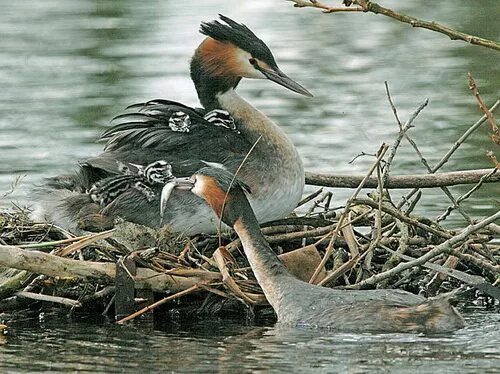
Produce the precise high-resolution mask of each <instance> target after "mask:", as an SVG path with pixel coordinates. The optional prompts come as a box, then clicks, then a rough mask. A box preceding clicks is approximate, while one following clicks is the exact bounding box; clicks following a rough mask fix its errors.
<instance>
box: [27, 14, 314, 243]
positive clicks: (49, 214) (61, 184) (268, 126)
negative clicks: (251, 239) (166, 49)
mask: <svg viewBox="0 0 500 374" xmlns="http://www.w3.org/2000/svg"><path fill="white" fill-rule="evenodd" d="M220 19H221V21H222V22H219V21H213V22H209V23H202V25H201V29H200V31H201V33H202V34H205V35H207V38H206V39H205V40H204V41H203V42H202V43H201V44H200V46H199V47H198V48H197V49H196V51H195V53H194V56H193V58H192V60H191V78H192V80H193V82H194V84H195V87H196V91H197V93H198V97H199V99H200V102H201V104H202V105H203V108H201V109H199V108H190V107H188V106H185V105H183V104H180V103H176V102H173V101H167V100H153V101H149V102H147V103H142V104H137V105H132V106H131V107H129V108H128V112H126V113H125V114H122V115H119V116H118V117H116V118H115V119H114V126H112V127H111V128H110V129H108V130H107V131H105V133H104V134H103V136H102V139H103V140H105V141H106V142H107V143H106V146H105V152H104V153H102V154H101V155H99V156H97V157H95V158H91V159H88V160H86V161H85V162H82V163H81V164H80V165H79V170H78V172H77V173H76V174H74V175H67V176H59V177H55V178H51V179H49V180H48V181H47V183H46V184H45V185H44V186H42V187H41V188H40V189H39V192H40V193H38V197H37V200H39V201H40V204H39V205H40V206H39V209H36V211H35V213H34V216H35V218H37V219H40V218H41V219H46V220H48V221H52V222H54V223H56V224H58V225H60V226H63V227H66V228H69V229H75V228H77V227H80V228H85V229H88V228H93V229H94V230H99V229H105V228H109V227H110V226H112V225H113V220H114V218H115V217H117V216H119V217H121V218H123V219H125V220H128V221H132V222H135V223H139V224H143V225H147V226H151V227H160V226H163V225H169V226H170V229H171V230H172V231H176V232H182V233H185V234H195V233H200V232H208V233H209V232H214V231H215V230H216V226H217V222H216V221H217V219H216V217H215V215H214V213H213V212H212V210H211V209H210V208H209V207H208V206H207V205H206V204H205V203H204V202H203V200H201V199H199V198H198V197H197V196H195V195H193V194H191V193H186V192H181V191H179V192H178V193H175V194H174V195H173V196H172V197H171V199H170V201H169V203H168V206H167V207H166V208H165V209H164V215H163V217H161V216H160V214H159V209H158V206H159V205H158V202H159V192H160V191H161V187H162V185H163V183H164V182H165V180H166V179H168V178H169V177H170V176H171V173H173V174H175V175H178V176H182V175H185V176H188V175H191V174H192V173H194V172H195V171H196V170H198V169H200V168H201V167H203V166H207V165H212V166H214V165H216V166H218V167H222V168H226V169H227V170H229V171H231V172H233V173H234V172H236V170H237V168H238V167H239V166H240V164H242V161H243V159H244V158H245V156H246V155H247V153H248V152H249V151H250V149H251V148H252V146H254V145H255V147H254V149H253V150H252V152H251V153H250V155H249V157H248V159H247V160H246V162H244V163H243V164H242V167H241V170H240V171H239V172H238V175H239V177H240V178H241V179H242V180H243V181H244V182H245V183H246V184H247V185H248V186H250V188H251V189H252V197H251V204H252V207H253V209H254V211H255V214H256V215H257V217H258V220H259V221H261V222H265V221H269V220H273V219H278V218H282V217H284V216H285V215H286V214H288V213H290V212H291V211H292V210H293V209H294V208H295V206H296V204H297V203H298V201H299V200H300V198H301V195H302V191H303V187H304V169H303V166H302V161H301V158H300V156H299V154H298V153H297V150H296V149H295V147H294V145H293V143H292V142H291V141H290V139H289V138H288V137H287V135H286V134H285V133H284V132H283V131H282V130H281V129H280V128H279V127H278V126H277V125H276V124H275V123H273V121H271V120H270V119H269V118H268V117H266V116H265V115H264V114H263V113H262V112H260V111H259V110H257V109H255V108H254V107H253V106H251V105H250V104H249V103H247V102H246V101H245V100H244V99H242V98H241V97H240V96H239V95H238V94H236V92H235V88H236V87H237V85H238V83H239V82H240V80H241V79H242V78H243V77H245V78H254V79H269V80H272V81H274V82H276V83H278V84H280V85H282V86H284V87H286V88H288V89H290V90H292V91H295V92H297V93H299V94H302V95H305V96H312V95H311V94H310V93H309V92H308V91H307V90H306V89H305V88H304V87H302V86H301V85H299V84H298V83H296V82H294V81H293V80H292V79H290V78H289V77H287V76H286V75H285V74H284V73H283V72H282V71H281V70H280V69H279V68H278V65H277V64H276V62H275V60H274V57H273V55H272V53H271V51H270V50H269V48H268V47H267V46H266V44H265V43H264V42H263V41H262V40H260V39H259V38H258V37H257V36H256V35H255V34H254V33H253V32H252V31H251V30H250V29H249V28H247V27H246V26H245V25H243V24H239V23H237V22H235V21H233V20H231V19H230V18H228V17H225V16H222V15H220ZM157 160H165V162H163V163H162V164H156V163H155V161H157Z"/></svg>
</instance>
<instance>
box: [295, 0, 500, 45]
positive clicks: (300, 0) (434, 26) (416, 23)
mask: <svg viewBox="0 0 500 374" xmlns="http://www.w3.org/2000/svg"><path fill="white" fill-rule="evenodd" d="M291 1H292V2H294V3H295V4H294V6H296V7H298V8H303V7H311V8H318V9H321V10H322V11H323V12H324V13H335V12H345V11H347V10H343V9H344V8H333V7H330V6H328V5H325V4H322V3H319V2H318V1H316V0H312V1H311V0H310V1H305V0H291ZM352 2H353V3H355V4H356V5H359V7H360V8H361V9H360V8H358V7H356V8H353V9H354V11H356V12H358V11H360V10H362V11H364V12H371V13H374V14H382V15H384V16H386V17H390V18H392V19H395V20H397V21H399V22H402V23H407V24H409V25H411V26H413V27H420V28H423V29H427V30H431V31H435V32H438V33H440V34H444V35H446V36H448V37H449V38H450V39H451V40H462V41H465V42H467V43H470V44H475V45H479V46H482V47H486V48H490V49H494V50H497V51H500V43H497V42H495V41H493V40H488V39H485V38H480V37H478V36H474V35H469V34H466V33H464V32H460V31H457V30H454V29H452V28H450V27H448V26H444V25H441V24H439V23H437V22H434V21H431V22H429V21H423V20H420V19H418V18H415V17H411V16H407V15H406V14H403V13H398V12H395V11H394V10H392V9H388V8H385V7H383V6H381V5H379V4H377V3H375V2H373V1H368V0H354V1H352ZM345 9H350V8H345Z"/></svg>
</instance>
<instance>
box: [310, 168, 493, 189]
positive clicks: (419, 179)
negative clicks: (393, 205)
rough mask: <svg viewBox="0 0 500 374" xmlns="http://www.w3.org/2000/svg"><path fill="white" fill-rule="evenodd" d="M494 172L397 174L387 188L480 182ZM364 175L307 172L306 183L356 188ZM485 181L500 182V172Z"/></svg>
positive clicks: (372, 185)
mask: <svg viewBox="0 0 500 374" xmlns="http://www.w3.org/2000/svg"><path fill="white" fill-rule="evenodd" d="M491 172H492V169H478V170H460V171H452V172H449V173H435V174H413V175H396V176H391V177H388V178H387V181H386V182H385V184H384V187H385V188H393V189H394V188H434V187H442V186H455V185H457V184H474V183H478V182H479V181H480V180H481V178H483V177H485V176H487V175H488V174H489V173H491ZM363 178H364V176H361V175H337V174H320V173H311V172H306V184H311V185H315V186H324V187H335V188H356V187H358V186H359V183H360V182H361V180H363ZM485 179H486V180H484V181H483V182H484V183H494V182H500V173H494V174H493V175H491V176H490V177H489V178H485ZM364 187H365V188H376V187H377V178H376V177H371V178H369V179H368V180H367V181H366V183H365V184H364Z"/></svg>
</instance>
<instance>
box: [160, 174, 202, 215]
mask: <svg viewBox="0 0 500 374" xmlns="http://www.w3.org/2000/svg"><path fill="white" fill-rule="evenodd" d="M194 183H195V180H194V179H193V178H192V177H186V178H174V179H172V180H171V181H169V182H167V183H165V185H164V186H163V189H162V190H161V197H160V216H161V217H163V215H164V213H165V207H166V205H167V202H168V200H169V199H170V195H171V194H172V191H173V190H174V189H177V190H185V191H190V190H191V189H192V188H193V187H194Z"/></svg>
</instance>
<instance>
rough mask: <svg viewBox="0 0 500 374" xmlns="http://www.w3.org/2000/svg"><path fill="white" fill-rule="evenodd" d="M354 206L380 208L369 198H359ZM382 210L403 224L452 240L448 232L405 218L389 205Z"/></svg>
mask: <svg viewBox="0 0 500 374" xmlns="http://www.w3.org/2000/svg"><path fill="white" fill-rule="evenodd" d="M353 204H357V205H360V204H362V205H368V206H371V207H372V208H378V202H376V201H373V200H371V199H367V198H357V199H355V200H354V201H353ZM382 210H383V211H384V212H385V213H388V214H390V215H391V216H393V217H394V218H397V219H399V220H401V221H403V222H406V223H408V224H410V225H413V226H415V227H418V228H420V229H422V230H425V231H428V232H431V233H433V234H434V235H437V236H440V237H441V238H445V239H450V238H451V237H452V236H453V235H451V234H450V233H448V232H446V231H443V230H438V229H436V228H434V227H431V226H429V225H426V224H425V223H422V222H419V221H418V220H416V219H415V218H411V217H408V216H405V215H404V214H403V213H402V212H401V211H400V210H398V209H396V208H393V207H391V206H389V205H388V204H383V205H382Z"/></svg>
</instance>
